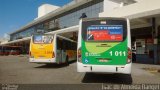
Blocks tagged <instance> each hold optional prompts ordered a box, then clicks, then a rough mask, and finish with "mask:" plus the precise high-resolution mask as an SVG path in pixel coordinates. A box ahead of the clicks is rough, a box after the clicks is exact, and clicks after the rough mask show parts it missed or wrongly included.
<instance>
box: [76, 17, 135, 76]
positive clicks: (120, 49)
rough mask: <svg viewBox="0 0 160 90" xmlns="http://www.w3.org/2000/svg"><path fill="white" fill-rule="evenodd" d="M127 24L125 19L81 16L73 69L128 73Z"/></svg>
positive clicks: (128, 37) (128, 33)
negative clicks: (75, 63) (75, 64)
mask: <svg viewBox="0 0 160 90" xmlns="http://www.w3.org/2000/svg"><path fill="white" fill-rule="evenodd" d="M129 25H130V24H129V20H128V19H125V18H83V19H81V20H80V27H79V34H78V47H77V49H78V52H77V71H78V72H102V73H105V72H106V73H123V74H131V64H132V58H131V57H132V55H131V54H132V53H131V35H130V26H129Z"/></svg>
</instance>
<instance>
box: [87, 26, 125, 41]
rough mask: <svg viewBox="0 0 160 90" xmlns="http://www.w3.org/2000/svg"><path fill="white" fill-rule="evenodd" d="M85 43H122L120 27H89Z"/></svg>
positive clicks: (121, 29)
mask: <svg viewBox="0 0 160 90" xmlns="http://www.w3.org/2000/svg"><path fill="white" fill-rule="evenodd" d="M86 35H87V36H86V37H87V41H90V40H93V41H122V40H123V26H122V25H91V26H89V27H88V28H87V34H86Z"/></svg>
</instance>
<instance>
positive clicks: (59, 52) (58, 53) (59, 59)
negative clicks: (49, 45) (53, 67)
mask: <svg viewBox="0 0 160 90" xmlns="http://www.w3.org/2000/svg"><path fill="white" fill-rule="evenodd" d="M56 39H57V40H56V44H57V45H56V46H57V50H56V62H57V63H62V39H60V38H59V37H57V38H56Z"/></svg>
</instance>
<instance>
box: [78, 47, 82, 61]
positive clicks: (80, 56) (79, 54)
mask: <svg viewBox="0 0 160 90" xmlns="http://www.w3.org/2000/svg"><path fill="white" fill-rule="evenodd" d="M78 62H82V54H81V48H79V49H78Z"/></svg>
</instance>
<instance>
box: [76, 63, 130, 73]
mask: <svg viewBox="0 0 160 90" xmlns="http://www.w3.org/2000/svg"><path fill="white" fill-rule="evenodd" d="M131 65H132V64H131V63H130V64H126V65H121V66H120V65H85V64H82V63H80V62H77V71H78V72H96V73H122V74H131Z"/></svg>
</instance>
